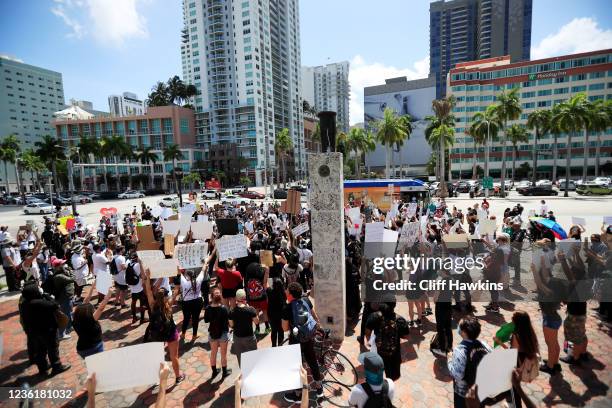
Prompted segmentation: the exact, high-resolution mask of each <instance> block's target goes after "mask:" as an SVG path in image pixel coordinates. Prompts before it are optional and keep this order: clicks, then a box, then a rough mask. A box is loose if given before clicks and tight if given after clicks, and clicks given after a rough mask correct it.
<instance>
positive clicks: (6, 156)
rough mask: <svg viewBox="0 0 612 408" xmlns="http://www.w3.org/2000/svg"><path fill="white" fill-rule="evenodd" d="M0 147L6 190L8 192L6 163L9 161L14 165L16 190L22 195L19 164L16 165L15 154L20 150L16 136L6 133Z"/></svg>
mask: <svg viewBox="0 0 612 408" xmlns="http://www.w3.org/2000/svg"><path fill="white" fill-rule="evenodd" d="M0 149H2V151H1V157H2V161H3V162H4V174H5V176H6V192H7V193H8V192H10V189H9V181H8V178H9V176H8V164H9V163H11V164H14V165H15V179H16V181H17V191H18V192H19V193H21V194H22V195H23V191H22V190H21V186H20V183H19V180H20V177H19V175H18V172H19V169H18V167H19V166H17V156H18V155H19V151H20V150H21V147H20V146H19V140H18V139H17V136H16V135H8V136H7V137H5V138H4V140H3V141H2V143H0ZM24 201H25V200H24Z"/></svg>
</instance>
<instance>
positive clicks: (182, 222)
mask: <svg viewBox="0 0 612 408" xmlns="http://www.w3.org/2000/svg"><path fill="white" fill-rule="evenodd" d="M190 229H191V216H190V215H185V214H181V216H180V218H179V231H180V234H181V235H187V234H188V233H189V230H190ZM164 234H165V232H164Z"/></svg>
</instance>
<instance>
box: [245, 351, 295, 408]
mask: <svg viewBox="0 0 612 408" xmlns="http://www.w3.org/2000/svg"><path fill="white" fill-rule="evenodd" d="M301 367H302V353H301V351H300V345H299V344H292V345H290V346H282V347H267V348H262V349H259V350H253V351H248V352H246V353H242V355H241V371H242V387H241V395H242V398H249V397H255V396H258V395H265V394H273V393H275V392H282V391H288V390H295V389H298V388H300V387H301V379H300V368H301ZM271 378H273V379H274V381H270V379H271Z"/></svg>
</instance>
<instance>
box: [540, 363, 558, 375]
mask: <svg viewBox="0 0 612 408" xmlns="http://www.w3.org/2000/svg"><path fill="white" fill-rule="evenodd" d="M540 371H542V372H543V373H547V374H550V375H555V374H556V373H558V372H561V366H560V365H559V364H555V366H554V367H553V368H550V367H549V366H548V364H547V363H546V360H544V361H543V362H542V364H540Z"/></svg>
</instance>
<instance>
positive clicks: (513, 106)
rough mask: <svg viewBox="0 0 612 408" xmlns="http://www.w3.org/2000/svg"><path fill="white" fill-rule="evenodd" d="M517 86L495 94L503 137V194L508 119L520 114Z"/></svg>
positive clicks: (501, 190)
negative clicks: (508, 90)
mask: <svg viewBox="0 0 612 408" xmlns="http://www.w3.org/2000/svg"><path fill="white" fill-rule="evenodd" d="M518 92H519V88H514V89H512V90H511V91H510V92H505V91H503V92H502V93H501V94H499V95H498V96H497V103H496V105H495V113H496V114H497V117H498V118H499V120H500V122H501V123H502V124H503V129H504V138H503V139H502V141H501V142H502V168H501V189H500V193H501V195H502V197H503V196H505V193H506V190H505V179H506V141H507V140H508V133H507V132H508V121H510V120H517V119H518V118H519V117H520V116H521V112H522V109H521V104H520V102H519V93H518Z"/></svg>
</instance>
